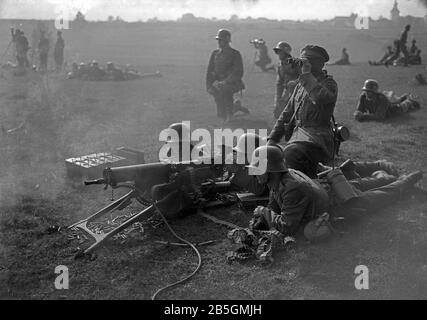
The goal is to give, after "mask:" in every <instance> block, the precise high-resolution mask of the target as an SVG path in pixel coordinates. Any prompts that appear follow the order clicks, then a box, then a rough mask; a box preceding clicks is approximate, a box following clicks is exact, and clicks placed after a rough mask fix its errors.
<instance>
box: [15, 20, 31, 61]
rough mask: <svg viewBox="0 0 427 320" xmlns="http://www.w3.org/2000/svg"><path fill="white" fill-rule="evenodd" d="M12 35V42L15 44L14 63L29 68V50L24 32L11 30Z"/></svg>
mask: <svg viewBox="0 0 427 320" xmlns="http://www.w3.org/2000/svg"><path fill="white" fill-rule="evenodd" d="M11 33H12V41H13V43H14V44H15V50H16V61H17V62H18V66H19V67H21V68H23V67H27V68H28V67H29V66H30V63H29V61H28V56H27V53H28V50H29V49H30V47H29V43H28V39H27V37H26V36H25V34H24V31H21V30H20V29H16V30H14V29H13V28H11Z"/></svg>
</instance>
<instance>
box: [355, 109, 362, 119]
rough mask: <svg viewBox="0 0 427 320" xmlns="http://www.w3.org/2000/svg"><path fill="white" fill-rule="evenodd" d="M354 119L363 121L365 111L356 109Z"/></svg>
mask: <svg viewBox="0 0 427 320" xmlns="http://www.w3.org/2000/svg"><path fill="white" fill-rule="evenodd" d="M354 119H356V120H357V121H362V120H363V113H362V112H360V111H356V112H355V113H354Z"/></svg>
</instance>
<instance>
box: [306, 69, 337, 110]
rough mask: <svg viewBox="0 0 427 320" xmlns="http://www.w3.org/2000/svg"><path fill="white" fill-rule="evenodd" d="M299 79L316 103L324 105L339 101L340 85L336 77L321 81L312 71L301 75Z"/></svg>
mask: <svg viewBox="0 0 427 320" xmlns="http://www.w3.org/2000/svg"><path fill="white" fill-rule="evenodd" d="M299 81H300V83H301V85H302V86H303V87H304V89H305V90H306V91H307V92H308V95H309V97H310V99H311V101H312V102H313V103H314V104H316V105H319V106H322V105H326V104H329V103H335V102H336V101H337V96H338V85H337V83H336V82H335V80H334V79H332V78H327V79H325V80H324V81H322V82H319V81H317V79H316V78H315V77H314V76H313V74H312V73H307V74H302V75H300V78H299Z"/></svg>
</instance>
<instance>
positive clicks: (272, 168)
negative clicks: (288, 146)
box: [247, 145, 288, 175]
mask: <svg viewBox="0 0 427 320" xmlns="http://www.w3.org/2000/svg"><path fill="white" fill-rule="evenodd" d="M265 157H266V158H267V159H265ZM263 158H264V159H263ZM265 160H266V161H267V163H266V165H264V166H262V164H261V161H265ZM247 168H249V169H253V170H255V172H256V174H258V175H262V174H264V173H269V172H288V168H287V166H286V163H285V160H284V154H283V149H282V148H281V147H279V146H278V145H265V146H261V147H259V148H257V149H256V150H255V151H254V153H253V155H252V161H251V164H250V165H249V166H247Z"/></svg>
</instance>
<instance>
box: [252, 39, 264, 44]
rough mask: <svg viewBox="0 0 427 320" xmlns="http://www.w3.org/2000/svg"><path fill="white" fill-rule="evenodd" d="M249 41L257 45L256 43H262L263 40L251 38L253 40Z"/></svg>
mask: <svg viewBox="0 0 427 320" xmlns="http://www.w3.org/2000/svg"><path fill="white" fill-rule="evenodd" d="M249 43H250V44H255V45H258V44H264V43H265V41H264V40H260V39H253V40H251V41H249Z"/></svg>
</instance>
